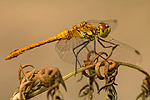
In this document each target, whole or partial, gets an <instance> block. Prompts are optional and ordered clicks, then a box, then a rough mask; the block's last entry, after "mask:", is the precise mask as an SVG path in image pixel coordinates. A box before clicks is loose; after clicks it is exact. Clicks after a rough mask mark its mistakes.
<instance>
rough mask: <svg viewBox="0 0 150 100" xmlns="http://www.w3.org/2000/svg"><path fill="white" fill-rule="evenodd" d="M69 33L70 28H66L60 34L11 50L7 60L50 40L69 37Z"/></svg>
mask: <svg viewBox="0 0 150 100" xmlns="http://www.w3.org/2000/svg"><path fill="white" fill-rule="evenodd" d="M68 34H69V31H68V30H64V31H62V32H60V33H59V34H57V35H55V36H53V37H51V38H49V39H46V40H43V41H40V42H37V43H34V44H31V45H28V46H25V47H22V48H19V49H17V50H14V51H13V52H11V53H10V54H9V55H8V56H7V57H6V59H5V60H10V59H12V58H14V57H17V56H19V55H20V54H22V53H23V52H24V51H27V50H31V49H33V48H36V47H39V46H41V45H44V44H46V43H50V42H53V41H56V40H60V39H62V38H65V37H67V36H68Z"/></svg>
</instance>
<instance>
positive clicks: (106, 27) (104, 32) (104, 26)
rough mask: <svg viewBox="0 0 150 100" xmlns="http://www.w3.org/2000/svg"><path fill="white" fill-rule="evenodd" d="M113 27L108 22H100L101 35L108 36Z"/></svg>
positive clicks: (99, 30) (99, 31)
mask: <svg viewBox="0 0 150 100" xmlns="http://www.w3.org/2000/svg"><path fill="white" fill-rule="evenodd" d="M110 31H111V28H110V26H109V25H108V24H106V23H99V25H98V33H99V35H100V37H102V38H106V37H107V36H108V34H109V33H110Z"/></svg>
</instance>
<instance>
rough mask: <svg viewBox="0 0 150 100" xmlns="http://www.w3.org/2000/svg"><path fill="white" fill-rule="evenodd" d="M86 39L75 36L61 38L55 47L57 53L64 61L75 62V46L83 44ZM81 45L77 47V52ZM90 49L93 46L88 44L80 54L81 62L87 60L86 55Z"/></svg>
mask: <svg viewBox="0 0 150 100" xmlns="http://www.w3.org/2000/svg"><path fill="white" fill-rule="evenodd" d="M85 41H86V40H85V39H80V38H75V37H73V38H71V39H70V40H67V39H61V40H59V41H58V42H57V43H56V45H55V49H56V52H57V54H58V55H59V57H60V58H61V59H62V60H63V61H65V62H68V63H72V64H74V63H75V55H74V53H73V48H75V47H76V46H78V45H80V44H82V43H83V42H85ZM81 47H82V46H81ZM81 47H79V48H77V49H75V53H77V52H78V50H79V49H80V48H81ZM87 48H88V49H87ZM90 49H91V47H90V46H87V47H86V48H84V49H83V50H81V52H80V53H79V55H78V59H79V61H80V62H81V61H83V60H86V55H87V53H88V50H90Z"/></svg>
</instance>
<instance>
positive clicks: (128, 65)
mask: <svg viewBox="0 0 150 100" xmlns="http://www.w3.org/2000/svg"><path fill="white" fill-rule="evenodd" d="M115 63H117V64H118V65H123V66H127V67H130V68H133V69H136V70H138V71H140V72H142V73H143V74H145V75H146V76H148V77H150V74H149V73H147V72H146V71H145V70H144V69H142V68H141V67H138V66H136V65H133V64H129V63H125V62H119V61H115ZM92 67H94V65H89V66H85V67H81V68H79V69H77V71H73V72H70V73H69V74H67V75H65V76H64V77H63V80H64V81H65V80H67V79H69V78H71V77H72V76H74V75H76V74H77V73H80V72H82V71H84V70H87V69H89V68H92ZM57 85H58V84H54V86H52V87H49V88H54V87H55V86H57ZM49 88H47V87H43V88H41V89H40V90H38V91H35V92H33V93H31V94H29V96H28V98H27V99H29V98H32V97H34V96H36V95H38V94H40V93H43V92H45V91H46V90H48V89H49Z"/></svg>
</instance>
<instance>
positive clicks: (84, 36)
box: [5, 20, 141, 69]
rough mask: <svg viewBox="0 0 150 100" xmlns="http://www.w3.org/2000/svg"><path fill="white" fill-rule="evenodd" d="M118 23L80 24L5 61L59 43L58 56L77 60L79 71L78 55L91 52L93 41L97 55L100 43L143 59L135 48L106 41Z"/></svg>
mask: <svg viewBox="0 0 150 100" xmlns="http://www.w3.org/2000/svg"><path fill="white" fill-rule="evenodd" d="M116 22H117V20H106V21H100V20H88V21H83V22H80V23H79V24H76V25H74V26H73V27H72V28H71V29H70V30H63V31H62V32H60V33H58V34H57V35H55V36H53V37H50V38H48V39H46V40H43V41H40V42H37V43H34V44H31V45H27V46H25V47H21V48H19V49H16V50H14V51H12V52H11V53H10V54H9V55H8V56H7V57H6V59H5V60H10V59H12V58H15V57H17V56H19V55H20V54H22V53H24V52H25V51H27V50H31V49H33V48H36V47H39V46H42V45H45V44H47V43H52V42H54V41H58V42H57V43H56V45H55V48H56V52H57V53H58V55H59V56H60V58H61V59H62V60H64V61H66V62H72V61H71V60H72V58H75V66H76V67H75V69H77V63H79V64H80V62H79V60H78V55H79V54H80V52H82V51H84V50H86V51H87V52H89V51H90V50H89V48H90V46H89V45H88V44H89V43H91V41H93V42H94V44H93V45H94V48H92V50H93V49H94V51H95V54H97V52H96V42H98V43H99V44H100V46H101V47H102V48H113V47H114V46H116V45H117V48H121V50H122V52H120V51H119V52H120V53H121V54H122V55H125V56H126V53H124V50H125V51H127V53H131V55H133V58H134V59H137V58H138V59H139V58H141V57H140V56H141V54H140V52H139V51H138V50H136V49H134V48H133V47H130V46H128V45H126V44H124V43H122V42H119V41H117V40H115V39H113V38H109V40H108V39H106V38H108V37H109V34H110V32H111V26H110V25H109V23H116ZM104 43H106V44H109V46H106V45H104ZM70 54H73V55H74V57H73V56H70ZM83 54H84V53H83ZM85 55H86V54H85ZM131 55H130V56H131ZM100 57H101V58H102V59H105V57H103V56H100ZM79 58H80V57H79ZM122 58H123V57H122ZM127 59H129V58H127ZM73 61H74V60H73ZM136 62H137V61H136ZM80 66H81V65H80Z"/></svg>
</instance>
